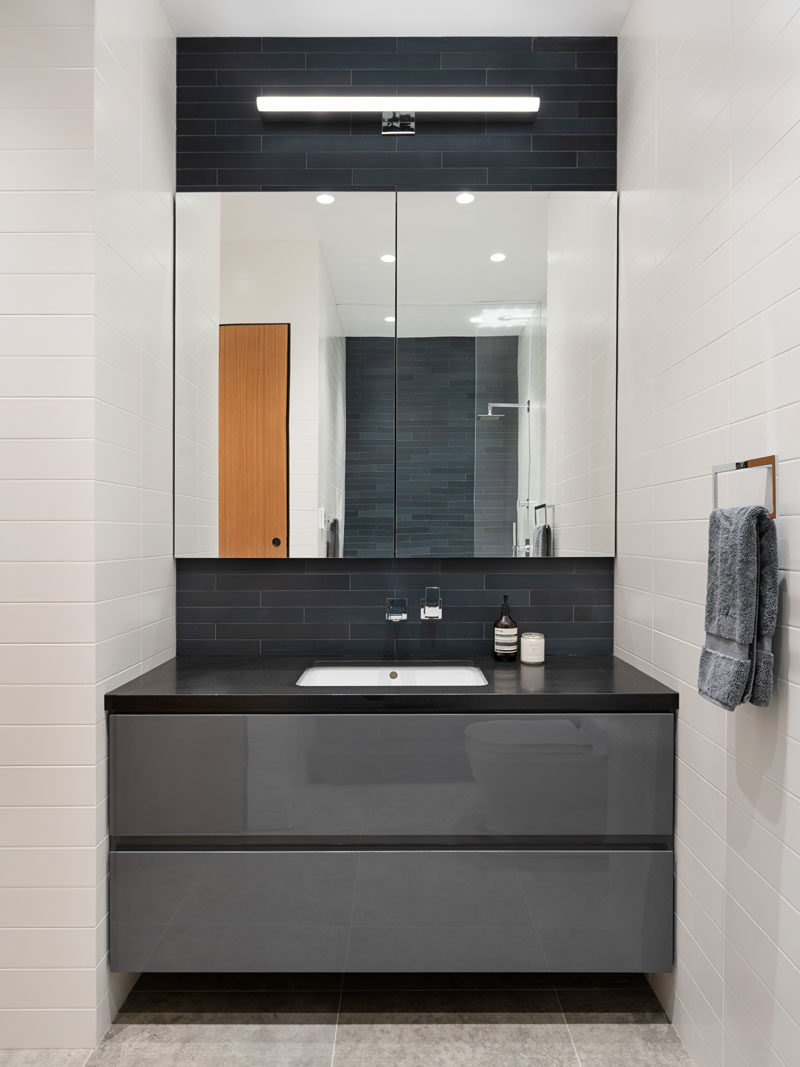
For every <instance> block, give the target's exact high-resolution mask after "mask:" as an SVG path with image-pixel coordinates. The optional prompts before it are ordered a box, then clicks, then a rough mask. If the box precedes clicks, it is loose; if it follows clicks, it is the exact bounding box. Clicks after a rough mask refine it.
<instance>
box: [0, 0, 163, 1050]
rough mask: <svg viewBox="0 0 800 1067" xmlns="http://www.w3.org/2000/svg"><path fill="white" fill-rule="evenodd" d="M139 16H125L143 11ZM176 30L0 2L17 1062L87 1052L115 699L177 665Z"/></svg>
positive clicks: (108, 988) (5, 788)
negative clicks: (34, 1053) (105, 698)
mask: <svg viewBox="0 0 800 1067" xmlns="http://www.w3.org/2000/svg"><path fill="white" fill-rule="evenodd" d="M126 7H127V9H126ZM174 65H175V43H174V35H173V34H172V31H171V29H170V27H169V25H168V23H167V20H166V18H165V17H164V15H163V13H162V11H161V8H160V5H159V4H158V3H157V0H146V2H144V3H140V4H137V5H135V8H134V7H132V6H131V5H127V6H126V5H119V4H115V3H113V2H112V0H97V2H96V3H94V2H92V0H60V2H59V3H58V4H55V3H53V2H52V0H50V2H47V0H27V2H25V3H21V2H18V0H14V2H11V0H10V2H8V3H4V4H2V5H0V67H2V68H3V69H2V73H1V74H0V175H2V177H0V230H2V231H3V236H2V237H1V238H0V273H2V275H3V279H2V284H1V285H0V291H2V294H3V295H2V297H0V397H2V399H0V427H1V429H0V498H2V513H1V514H0V520H2V525H1V526H0V561H1V562H0V601H2V603H0V1047H2V1048H62V1047H64V1048H69V1047H75V1048H91V1047H93V1046H94V1045H95V1043H96V1041H97V1040H98V1038H99V1036H100V1035H101V1034H102V1033H103V1032H104V1030H105V1028H106V1027H107V1025H108V1022H109V1021H110V1018H111V1016H112V1014H113V1013H114V1010H115V1008H114V1004H115V1002H118V1001H119V999H120V998H121V997H122V996H123V995H124V993H125V992H126V990H127V987H128V984H129V980H127V979H126V976H121V977H120V978H117V979H115V980H114V981H113V982H112V981H110V978H109V974H108V967H107V956H106V953H107V949H106V938H105V934H104V931H105V925H106V910H107V905H106V892H107V888H106V884H105V870H106V840H107V830H106V801H105V793H106V785H105V758H106V752H105V744H106V742H105V717H104V714H103V710H102V695H103V693H104V692H105V691H106V690H107V689H108V688H111V687H112V686H113V685H115V684H117V683H118V682H121V681H124V680H126V679H128V678H131V677H134V676H135V675H137V674H139V673H141V672H142V671H143V670H145V669H147V668H149V667H150V666H153V665H155V664H157V663H159V662H161V661H162V660H163V659H166V658H168V657H169V656H170V655H171V654H172V652H173V649H174V618H173V616H174V606H173V605H174V594H173V590H174V577H173V570H174V565H173V561H172V559H171V555H172V527H171V523H172V501H171V483H172V473H171V466H172V444H171V437H172V413H171V405H172V369H171V348H172V338H171V329H172V327H171V311H172V282H171V279H172V191H173V189H174V107H175V104H174V96H175V94H174Z"/></svg>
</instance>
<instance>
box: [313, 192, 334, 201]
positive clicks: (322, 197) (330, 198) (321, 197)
mask: <svg viewBox="0 0 800 1067" xmlns="http://www.w3.org/2000/svg"><path fill="white" fill-rule="evenodd" d="M335 199H336V197H335V196H331V194H330V193H320V194H319V196H318V197H317V203H318V204H332V203H333V202H334V200H335Z"/></svg>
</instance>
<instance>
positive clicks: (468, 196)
mask: <svg viewBox="0 0 800 1067" xmlns="http://www.w3.org/2000/svg"><path fill="white" fill-rule="evenodd" d="M474 199H475V197H474V196H473V195H472V193H459V194H458V196H457V197H456V203H457V204H471V203H472V201H473V200H474Z"/></svg>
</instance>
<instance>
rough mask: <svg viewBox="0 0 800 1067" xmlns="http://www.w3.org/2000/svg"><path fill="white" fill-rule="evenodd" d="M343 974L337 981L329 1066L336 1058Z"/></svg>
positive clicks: (343, 973) (331, 1065) (331, 1066)
mask: <svg viewBox="0 0 800 1067" xmlns="http://www.w3.org/2000/svg"><path fill="white" fill-rule="evenodd" d="M344 976H345V972H344V971H342V980H341V981H340V982H339V1003H338V1005H337V1006H336V1022H335V1023H334V1024H333V1045H332V1046H331V1063H330V1067H333V1061H334V1059H335V1058H336V1038H337V1036H338V1034H339V1019H340V1017H341V1014H342V998H343V997H344Z"/></svg>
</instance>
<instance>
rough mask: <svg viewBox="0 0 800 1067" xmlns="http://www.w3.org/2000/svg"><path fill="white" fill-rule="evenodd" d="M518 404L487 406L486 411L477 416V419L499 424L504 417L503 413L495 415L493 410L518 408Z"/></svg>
mask: <svg viewBox="0 0 800 1067" xmlns="http://www.w3.org/2000/svg"><path fill="white" fill-rule="evenodd" d="M518 407H519V404H489V408H488V410H487V411H485V412H482V413H481V414H480V415H478V418H479V419H485V420H486V422H499V421H500V420H501V419H504V418H505V417H506V415H505V412H501V413H499V414H498V413H497V412H496V411H495V410H494V409H495V408H518Z"/></svg>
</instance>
